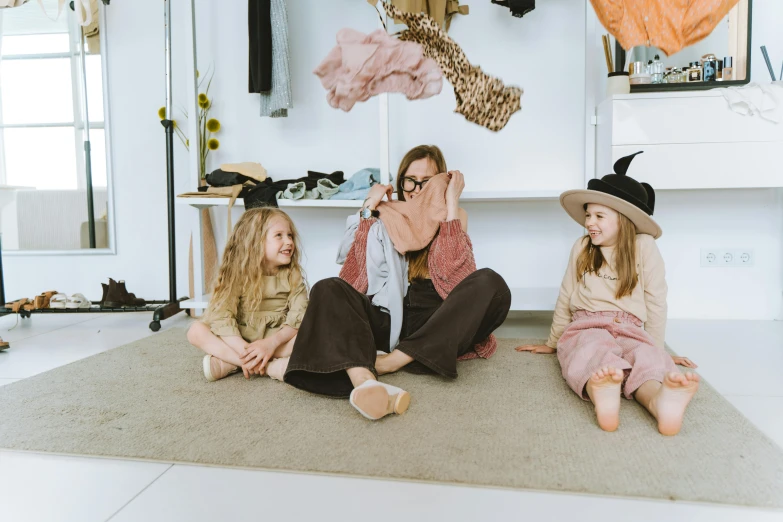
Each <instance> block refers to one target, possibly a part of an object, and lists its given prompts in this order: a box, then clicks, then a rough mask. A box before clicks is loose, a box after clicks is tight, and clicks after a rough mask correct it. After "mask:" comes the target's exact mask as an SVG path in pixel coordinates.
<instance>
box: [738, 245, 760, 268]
mask: <svg viewBox="0 0 783 522" xmlns="http://www.w3.org/2000/svg"><path fill="white" fill-rule="evenodd" d="M755 258H756V256H755V254H754V253H753V249H752V248H737V249H735V250H734V264H735V266H753V261H754V260H755Z"/></svg>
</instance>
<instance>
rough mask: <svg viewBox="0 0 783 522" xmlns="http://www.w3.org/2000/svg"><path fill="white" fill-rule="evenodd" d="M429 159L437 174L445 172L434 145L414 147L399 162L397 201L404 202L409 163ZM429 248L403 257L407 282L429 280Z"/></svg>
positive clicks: (437, 149)
mask: <svg viewBox="0 0 783 522" xmlns="http://www.w3.org/2000/svg"><path fill="white" fill-rule="evenodd" d="M426 158H429V159H430V160H432V162H433V163H435V166H436V167H437V169H438V174H441V173H443V172H446V158H445V157H443V152H441V150H440V149H439V148H438V147H436V146H435V145H419V146H418V147H414V148H412V149H411V150H409V151H408V152H407V154H405V156H403V158H402V161H401V162H400V168H399V169H397V199H398V200H400V201H405V191H404V190H402V181H403V178H404V177H405V174H406V173H407V172H408V168H410V166H411V163H413V162H414V161H418V160H421V159H426ZM429 253H430V247H429V245H427V246H426V247H424V248H423V249H422V250H418V251H416V252H408V253H407V254H406V255H405V257H406V259H407V260H408V280H410V281H415V280H416V279H427V278H429V269H428V268H427V260H428V259H429Z"/></svg>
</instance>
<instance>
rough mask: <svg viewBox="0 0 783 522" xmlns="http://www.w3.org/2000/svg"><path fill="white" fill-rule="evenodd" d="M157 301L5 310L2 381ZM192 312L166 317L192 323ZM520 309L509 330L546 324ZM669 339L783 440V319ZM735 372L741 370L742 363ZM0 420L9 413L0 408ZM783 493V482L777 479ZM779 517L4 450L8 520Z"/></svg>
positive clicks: (33, 369)
mask: <svg viewBox="0 0 783 522" xmlns="http://www.w3.org/2000/svg"><path fill="white" fill-rule="evenodd" d="M149 321H150V317H149V316H148V314H106V315H94V316H93V315H89V316H88V315H78V316H77V315H73V316H71V315H68V316H65V315H61V316H33V318H32V319H28V320H20V322H19V324H18V326H17V327H16V328H14V329H13V330H11V331H8V329H9V328H11V327H12V326H13V325H14V323H15V322H16V318H15V317H4V318H0V335H1V336H2V337H3V338H4V339H6V340H8V341H11V343H12V345H11V348H10V349H9V350H7V351H6V352H0V386H2V385H7V384H10V383H12V382H15V381H18V380H20V379H25V378H27V377H30V376H32V375H36V374H38V373H41V372H45V371H47V370H50V369H53V368H56V367H58V366H62V365H65V364H68V363H71V362H73V361H76V360H79V359H82V358H84V357H89V356H91V355H94V354H96V353H99V352H102V351H104V350H109V349H111V348H114V347H117V346H120V345H123V344H126V343H129V342H131V341H134V340H136V339H140V338H142V337H145V336H148V335H153V334H152V333H151V332H150V331H149V329H148V328H147V324H148V322H149ZM185 324H187V319H186V318H185V317H180V318H176V319H172V320H170V321H166V322H164V329H166V328H172V327H182V326H183V325H185ZM548 327H549V323H548V319H547V318H546V317H544V316H541V315H536V314H529V313H526V314H519V315H517V316H516V317H514V318H513V320H510V321H508V322H507V324H506V325H504V326H503V327H502V328H501V330H500V331H499V332H498V333H499V334H500V335H501V336H503V337H528V338H530V337H545V336H546V333H547V332H548ZM668 340H669V344H670V345H671V346H672V347H673V348H674V349H675V350H677V351H678V352H679V353H681V354H682V355H686V356H688V357H690V358H691V359H692V360H694V361H696V363H697V364H699V370H698V371H699V372H700V373H701V374H702V375H703V376H704V377H705V378H706V379H707V380H709V382H710V383H711V384H712V385H713V386H715V387H716V388H717V390H718V391H719V392H721V393H722V394H724V395H725V396H726V397H727V398H728V399H729V400H730V401H731V402H732V403H733V404H734V405H735V406H736V407H737V408H738V409H739V410H740V411H742V412H743V413H744V414H745V415H746V416H747V417H748V418H749V419H750V420H751V421H753V422H754V423H755V424H756V425H757V426H758V427H759V428H760V429H761V430H762V431H764V432H765V433H766V434H767V435H768V436H769V437H770V438H772V439H773V440H775V441H776V442H777V443H778V444H780V445H781V446H783V377H781V376H783V322H761V321H757V322H752V321H714V322H713V321H685V320H673V321H670V323H669V332H668ZM738 375H739V376H740V377H738ZM0 422H2V419H0ZM781 494H783V492H782V493H781ZM262 519H272V520H291V521H299V520H319V521H324V522H326V521H328V520H340V521H341V522H344V521H346V520H390V521H392V520H393V521H395V522H399V521H400V520H428V521H431V520H449V521H454V522H457V521H463V520H465V521H467V520H482V521H489V520H523V519H524V520H537V521H541V522H544V521H550V520H551V521H561V520H566V519H578V520H580V522H589V521H593V520H595V521H601V522H611V521H614V520H618V521H619V520H622V521H628V520H631V521H634V522H635V521H648V520H649V521H659V520H669V521H686V520H687V521H691V520H699V521H705V522H707V521H709V522H719V521H727V522H729V521H731V522H734V521H739V520H741V521H743V522H747V521H756V520H758V521H772V520H776V521H783V512H780V511H763V510H751V509H744V508H733V507H724V506H716V505H706V504H687V503H681V502H677V503H675V502H663V501H660V502H657V501H648V500H633V499H622V498H611V497H594V496H585V495H566V494H559V493H549V492H537V491H512V490H499V489H485V488H468V487H457V486H444V485H435V484H419V483H411V482H392V481H382V480H372V479H353V478H341V477H328V476H318V475H305V474H293V473H272V472H261V471H244V470H236V469H223V468H210V467H202V466H189V465H181V464H176V465H170V464H156V463H149V462H133V461H120V460H110V459H93V458H77V457H61V456H55V455H48V454H32V453H20V452H10V451H0V521H3V522H6V521H8V522H28V521H47V522H51V521H68V522H70V521H75V522H90V521H106V520H111V521H112V522H127V521H145V522H155V521H166V522H170V521H180V520H182V521H188V522H199V521H210V522H214V521H222V520H238V521H244V520H248V521H249V520H262Z"/></svg>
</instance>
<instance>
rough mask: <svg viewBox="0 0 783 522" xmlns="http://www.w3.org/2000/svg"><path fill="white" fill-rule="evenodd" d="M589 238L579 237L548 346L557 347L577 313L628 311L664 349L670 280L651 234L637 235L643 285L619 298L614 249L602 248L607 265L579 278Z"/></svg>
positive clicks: (565, 278)
mask: <svg viewBox="0 0 783 522" xmlns="http://www.w3.org/2000/svg"><path fill="white" fill-rule="evenodd" d="M584 241H585V238H584V237H581V238H579V239H578V240H577V241H576V243H574V246H573V248H572V249H571V258H570V259H569V260H568V268H567V269H566V273H565V277H563V284H562V285H561V286H560V296H559V297H558V299H557V305H556V306H555V316H554V319H553V320H552V329H551V331H550V333H549V340H547V342H546V345H547V346H549V347H550V348H557V340H558V339H560V336H561V335H563V331H564V330H565V329H566V327H567V326H568V324H569V323H570V322H571V316H572V314H573V313H574V312H576V311H577V310H586V311H588V312H627V313H629V314H633V315H635V316H636V317H638V318H639V319H640V320H641V321H642V322H643V323H644V329H645V330H646V331H647V332H648V333H649V334H650V335H651V336H652V338H653V339H655V344H656V346H661V347H663V342H664V334H665V332H666V293H667V287H666V278H665V270H664V264H663V258H662V257H661V253H660V251H659V250H658V246H657V245H656V244H655V240H654V239H653V237H652V236H650V235H648V234H637V235H636V269H637V273H638V274H639V282H638V283H637V284H636V287H635V288H634V289H633V292H632V293H631V295H626V296H623V298H622V299H620V300H617V299H616V298H615V291H616V286H617V280H616V274H615V272H614V270H613V269H612V265H613V258H614V247H601V253H602V254H603V255H604V259H605V260H606V261H608V265H609V266H607V262H604V266H603V267H601V270H599V272H598V273H597V274H596V273H587V274H585V275H584V277H583V278H582V280H581V281H579V282H577V279H576V275H577V274H576V260H577V258H578V257H579V253H580V252H581V250H582V247H583V245H584Z"/></svg>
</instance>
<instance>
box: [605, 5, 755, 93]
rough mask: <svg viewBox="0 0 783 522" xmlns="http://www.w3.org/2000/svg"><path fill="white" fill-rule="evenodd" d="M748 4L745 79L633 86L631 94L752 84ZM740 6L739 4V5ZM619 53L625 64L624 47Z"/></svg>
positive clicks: (751, 23)
mask: <svg viewBox="0 0 783 522" xmlns="http://www.w3.org/2000/svg"><path fill="white" fill-rule="evenodd" d="M747 2H748V40H747V44H746V45H747V47H746V49H747V57H746V58H745V79H744V80H731V81H728V82H693V83H650V84H646V85H631V94H633V93H637V92H669V91H706V90H709V89H716V88H721V87H736V86H738V85H747V84H748V83H750V59H751V55H752V54H753V53H752V52H751V33H752V25H753V16H752V15H753V0H747ZM737 5H739V3H738V4H737ZM617 51H618V52H619V51H622V53H621V54H622V56H621V57H619V58H620V60H621V61H620V63H625V55H626V52H625V50H624V49H623V48H622V47H619V45H618V46H617Z"/></svg>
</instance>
